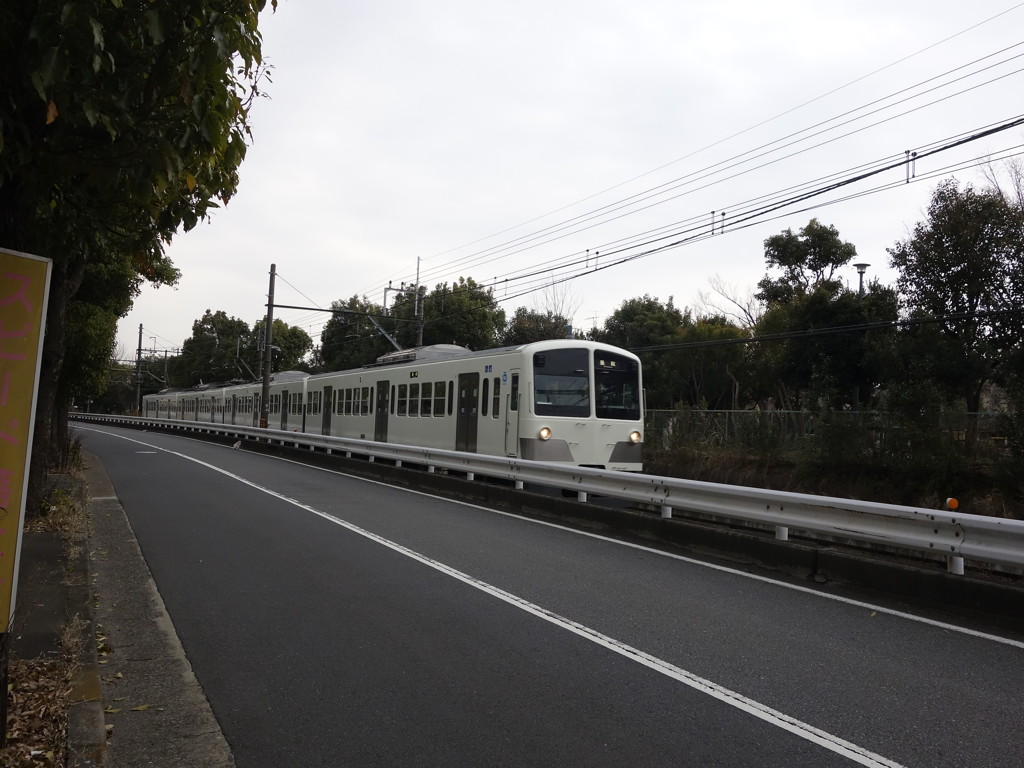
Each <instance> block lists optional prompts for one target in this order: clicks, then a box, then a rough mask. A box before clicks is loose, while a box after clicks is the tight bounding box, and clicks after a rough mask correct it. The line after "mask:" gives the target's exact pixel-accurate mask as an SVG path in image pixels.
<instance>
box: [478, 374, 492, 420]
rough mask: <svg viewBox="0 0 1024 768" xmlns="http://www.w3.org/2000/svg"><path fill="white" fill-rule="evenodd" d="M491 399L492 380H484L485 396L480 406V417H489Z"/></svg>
mask: <svg viewBox="0 0 1024 768" xmlns="http://www.w3.org/2000/svg"><path fill="white" fill-rule="evenodd" d="M490 399H491V380H490V379H484V396H483V402H482V403H481V405H480V415H481V416H486V415H487V404H488V402H489V401H490Z"/></svg>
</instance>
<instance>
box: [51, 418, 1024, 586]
mask: <svg viewBox="0 0 1024 768" xmlns="http://www.w3.org/2000/svg"><path fill="white" fill-rule="evenodd" d="M71 417H72V418H73V419H78V420H83V421H90V422H99V423H110V424H123V425H129V426H134V427H139V426H142V427H152V428H160V429H165V430H170V431H180V432H199V433H205V434H210V435H220V436H223V437H228V438H235V439H239V438H243V437H244V438H248V439H253V440H262V441H265V442H269V443H276V444H280V445H287V446H293V447H295V448H308V449H309V450H322V451H325V452H326V453H338V454H343V455H345V456H349V457H351V456H354V455H355V456H364V457H367V459H368V460H369V461H371V462H372V461H374V460H376V459H383V460H387V461H392V462H394V463H395V464H396V465H397V466H401V465H402V464H403V463H407V464H415V465H420V466H425V467H426V468H427V471H428V472H431V473H432V472H436V471H437V470H438V469H445V470H450V471H456V472H460V473H465V475H466V477H467V479H469V480H473V479H475V478H476V476H478V475H479V476H481V477H491V478H500V479H504V480H508V481H511V482H513V483H514V484H515V487H516V488H517V489H521V488H523V486H524V484H525V483H534V484H538V485H545V486H552V487H556V488H563V489H568V490H570V491H574V492H575V493H576V497H577V499H578V500H579V501H583V502H585V501H587V499H588V496H589V495H600V496H603V497H608V498H614V499H623V500H626V501H630V502H635V503H639V504H647V505H651V506H653V507H655V508H657V509H659V510H660V513H661V516H662V517H663V518H671V517H672V513H673V510H686V511H688V512H698V513H704V514H710V515H714V516H716V517H720V518H727V519H731V520H738V521H744V522H748V523H756V524H763V525H768V526H774V528H775V537H776V538H777V539H779V540H787V539H788V538H789V533H790V531H791V530H793V531H806V532H811V533H818V534H824V535H828V536H834V537H839V538H842V539H845V540H851V541H854V542H858V543H873V544H882V545H888V546H895V547H904V548H909V549H913V550H918V551H923V552H930V553H936V554H940V555H945V557H946V562H947V568H948V570H949V571H950V572H951V573H955V574H963V572H964V559H965V558H968V559H971V560H978V561H981V562H984V563H990V564H1002V565H1010V566H1015V567H1021V566H1024V521H1021V520H1006V519H1002V518H995V517H986V516H983V515H971V514H960V513H957V512H953V511H948V510H934V509H925V508H922V507H909V506H901V505H895V504H881V503H875V502H868V501H858V500H856V499H840V498H834V497H829V496H813V495H808V494H801V493H791V492H786V491H773V490H767V489H763V488H749V487H741V486H733V485H720V484H717V483H707V482H702V481H697V480H682V479H678V478H669V477H657V476H653V475H642V474H636V473H631V472H618V471H613V470H599V469H591V468H586V467H577V466H572V465H566V464H549V463H545V462H539V461H526V460H523V459H516V458H507V457H504V456H488V455H483V454H471V453H462V452H458V451H449V450H441V449H435V448H419V447H415V446H407V445H396V444H393V443H375V442H372V441H367V440H355V439H348V438H341V437H331V436H326V435H311V434H304V433H300V432H288V431H282V430H276V429H259V428H255V427H241V426H234V425H230V424H209V423H200V422H182V421H172V420H168V419H146V418H132V417H126V416H105V415H95V414H81V413H73V414H71Z"/></svg>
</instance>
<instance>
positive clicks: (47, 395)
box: [25, 258, 85, 515]
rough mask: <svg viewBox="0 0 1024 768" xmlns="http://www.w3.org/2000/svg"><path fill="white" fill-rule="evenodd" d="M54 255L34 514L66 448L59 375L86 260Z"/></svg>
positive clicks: (35, 450)
mask: <svg viewBox="0 0 1024 768" xmlns="http://www.w3.org/2000/svg"><path fill="white" fill-rule="evenodd" d="M75 261H76V263H75V264H74V265H73V266H70V269H71V270H73V271H72V272H71V273H70V274H69V263H68V262H69V260H68V259H67V258H64V259H60V260H57V259H54V263H53V269H52V271H51V273H50V300H49V304H48V306H47V310H46V335H45V337H44V339H43V355H42V367H41V370H40V372H39V396H38V398H37V400H36V413H35V427H34V434H33V438H32V457H31V467H30V469H29V481H28V488H27V489H26V495H25V510H26V515H34V514H37V513H38V512H39V511H41V509H42V505H43V502H44V501H45V500H46V491H47V488H46V475H47V473H48V472H49V471H50V470H51V469H52V468H54V467H56V466H59V465H60V464H61V463H62V459H63V457H64V456H65V455H66V449H67V405H68V404H67V403H66V402H61V398H60V397H59V392H60V376H61V372H62V370H63V366H64V345H65V341H66V337H67V309H68V303H69V302H70V301H71V299H72V297H73V296H74V295H75V293H77V292H78V288H79V286H80V285H81V284H82V279H83V277H84V276H85V262H84V260H82V259H76V260H75Z"/></svg>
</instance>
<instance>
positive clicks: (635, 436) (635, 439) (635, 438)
mask: <svg viewBox="0 0 1024 768" xmlns="http://www.w3.org/2000/svg"><path fill="white" fill-rule="evenodd" d="M629 442H631V443H639V442H640V432H639V431H637V430H635V429H634V430H633V431H632V432H630V433H629Z"/></svg>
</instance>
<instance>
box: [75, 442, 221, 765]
mask: <svg viewBox="0 0 1024 768" xmlns="http://www.w3.org/2000/svg"><path fill="white" fill-rule="evenodd" d="M83 454H84V459H85V471H84V477H85V481H86V483H87V485H88V496H89V516H90V519H91V530H90V536H89V555H90V572H91V577H92V580H93V595H94V596H95V602H94V607H93V617H94V620H95V623H96V631H97V634H98V635H99V636H101V637H104V638H105V640H104V641H103V642H102V643H101V644H100V645H99V649H98V650H99V658H98V663H97V666H96V669H97V670H98V675H99V683H100V686H101V690H102V696H103V717H104V719H105V725H106V726H113V729H112V730H111V732H110V737H109V739H108V740H107V749H106V765H107V766H108V767H109V768H146V767H147V766H154V767H156V768H179V767H180V768H227V767H229V766H234V764H235V762H234V758H233V757H232V755H231V751H230V749H229V748H228V745H227V743H226V742H225V740H224V736H223V734H222V733H221V730H220V726H219V725H218V724H217V721H216V719H215V718H214V716H213V712H212V711H211V709H210V706H209V703H208V702H207V700H206V697H205V695H204V694H203V691H202V688H201V687H200V686H199V683H198V682H197V681H196V679H195V676H194V675H193V674H192V667H191V666H190V664H189V662H188V659H186V658H185V654H184V651H183V650H182V647H181V644H180V643H179V641H178V637H177V635H176V634H175V631H174V627H173V625H172V624H171V620H170V617H169V616H168V615H167V611H166V610H165V608H164V604H163V600H161V598H160V594H159V593H158V592H157V589H156V585H155V584H154V583H153V580H152V577H151V574H150V572H149V567H148V566H147V565H146V562H145V560H144V559H143V557H142V553H141V551H140V550H139V546H138V543H137V542H136V540H135V534H134V533H133V532H132V528H131V525H130V523H129V521H128V519H127V517H126V516H125V513H124V510H123V509H122V508H121V505H120V503H119V502H118V500H117V497H116V496H115V494H114V489H113V486H112V485H111V483H110V480H109V478H108V477H107V475H106V472H105V471H104V469H103V466H102V464H101V463H100V461H99V459H98V458H97V457H95V456H93V455H91V454H88V453H84V452H83ZM87 727H88V726H87ZM92 727H93V728H94V727H95V726H92ZM96 764H97V763H95V762H82V763H78V766H91V765H96ZM72 765H75V763H72Z"/></svg>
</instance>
